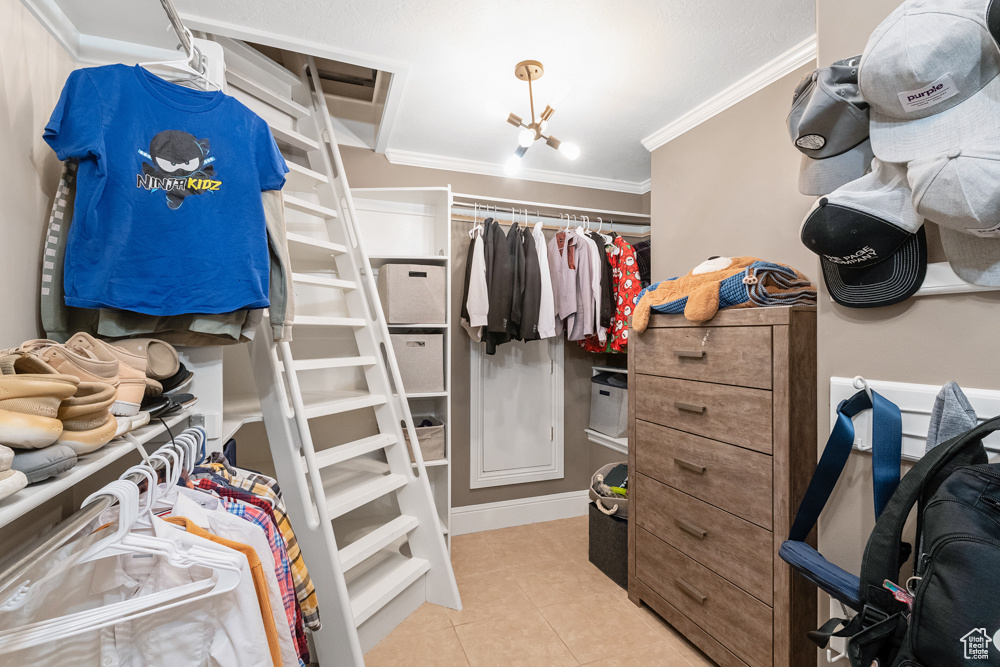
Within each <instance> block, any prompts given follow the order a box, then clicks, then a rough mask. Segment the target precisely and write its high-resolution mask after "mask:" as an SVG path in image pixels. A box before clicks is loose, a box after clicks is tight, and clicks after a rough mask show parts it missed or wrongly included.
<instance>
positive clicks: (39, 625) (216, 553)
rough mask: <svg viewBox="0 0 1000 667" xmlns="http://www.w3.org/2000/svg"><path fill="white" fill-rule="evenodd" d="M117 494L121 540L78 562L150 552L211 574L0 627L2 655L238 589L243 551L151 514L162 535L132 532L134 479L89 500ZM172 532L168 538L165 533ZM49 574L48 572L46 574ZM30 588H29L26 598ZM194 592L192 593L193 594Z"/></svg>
mask: <svg viewBox="0 0 1000 667" xmlns="http://www.w3.org/2000/svg"><path fill="white" fill-rule="evenodd" d="M100 495H112V496H114V497H115V498H116V499H117V500H118V507H119V522H118V523H119V526H118V530H117V531H116V532H115V534H114V535H113V536H112V538H118V537H121V539H120V540H118V541H116V542H112V541H111V540H102V541H101V542H100V543H98V544H96V545H94V547H98V546H100V547H102V548H101V549H99V550H98V551H97V553H92V552H93V551H94V549H93V548H91V549H88V550H87V552H85V553H86V554H88V555H89V554H92V555H93V558H86V560H81V561H77V560H76V559H73V560H74V561H75V562H74V564H75V563H77V562H86V561H87V560H98V559H101V558H107V557H115V556H119V555H123V554H135V553H150V554H152V555H158V556H163V557H166V558H168V562H169V563H170V564H171V565H173V566H175V567H181V568H189V567H192V566H195V565H198V566H202V567H205V568H208V569H211V570H212V575H211V576H210V577H208V578H206V579H202V580H199V581H195V582H192V583H190V584H183V585H181V586H177V587H174V588H171V589H167V590H164V591H160V592H157V593H152V594H149V595H144V596H139V597H135V598H132V599H130V600H126V601H124V602H118V603H112V604H110V605H104V606H102V607H98V608H96V609H89V610H85V611H81V612H75V613H72V614H67V615H64V616H61V617H57V618H54V619H48V620H45V621H40V622H36V623H31V624H28V625H25V626H21V627H18V628H14V629H12V630H8V631H4V632H0V654H4V653H10V652H12V651H17V650H21V649H25V648H30V647H32V646H37V645H39V644H42V643H45V642H51V641H54V640H58V639H63V638H67V637H72V636H75V635H79V634H84V633H88V632H93V631H94V630H97V629H100V628H104V627H108V626H110V625H115V624H118V623H122V622H125V621H131V620H134V619H137V618H141V617H144V616H148V615H150V614H155V613H160V612H162V611H165V610H168V609H172V608H174V607H179V606H182V605H187V604H193V603H197V602H201V601H204V600H206V599H207V598H210V597H213V596H216V595H221V594H224V593H227V592H229V591H232V590H233V589H235V588H236V587H237V586H238V585H239V583H240V581H241V580H242V576H243V568H242V565H243V561H242V555H241V554H238V553H236V552H234V551H232V550H231V549H228V548H226V547H222V546H221V545H218V544H215V543H212V542H209V541H206V540H202V539H200V538H195V536H192V535H189V534H188V533H187V532H186V531H184V530H182V529H180V528H179V527H177V526H173V525H171V524H168V523H166V522H163V521H162V520H160V519H157V518H156V517H152V519H153V524H154V528H155V527H156V524H157V523H158V524H160V528H161V529H160V530H159V531H154V532H156V533H157V536H148V535H136V534H132V533H131V532H130V531H131V530H132V527H133V526H134V524H135V520H136V518H137V516H138V511H139V487H138V486H137V485H136V484H135V482H132V481H127V480H115V481H114V482H111V483H110V484H108V485H107V486H106V487H104V489H102V490H101V491H99V492H98V493H97V494H93V495H92V496H90V497H88V498H87V500H85V501H84V505H87V504H89V503H90V502H92V501H93V499H94V498H95V497H96V496H100ZM162 535H167V536H169V537H163V536H162ZM47 578H49V577H48V575H47V576H46V577H44V578H43V580H44V579H47ZM29 594H30V592H28V593H26V594H25V596H24V598H25V599H26V598H27V595H29ZM192 596H193V597H192Z"/></svg>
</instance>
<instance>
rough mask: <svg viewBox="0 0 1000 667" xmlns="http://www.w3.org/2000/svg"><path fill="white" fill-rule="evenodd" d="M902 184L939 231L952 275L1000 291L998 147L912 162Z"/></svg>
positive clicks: (982, 145) (989, 144) (986, 144)
mask: <svg viewBox="0 0 1000 667" xmlns="http://www.w3.org/2000/svg"><path fill="white" fill-rule="evenodd" d="M907 180H908V182H909V184H910V187H911V188H912V190H913V205H914V207H915V208H916V211H917V212H918V213H919V214H920V215H922V216H923V217H925V218H927V219H928V220H930V221H931V222H935V223H937V224H938V226H939V227H940V228H941V244H942V245H943V246H944V252H945V255H947V257H948V263H949V264H951V267H952V269H954V270H955V273H956V274H958V276H959V277H960V278H961V279H962V280H964V281H966V282H969V283H973V284H976V285H988V286H991V287H1000V188H998V187H997V184H998V183H1000V142H998V141H997V140H992V141H991V140H984V141H979V142H976V143H974V144H970V145H969V146H968V147H966V148H962V149H958V148H954V149H952V150H950V151H948V152H947V153H943V154H941V155H936V156H934V157H931V158H923V159H920V160H913V161H912V162H910V163H909V165H907Z"/></svg>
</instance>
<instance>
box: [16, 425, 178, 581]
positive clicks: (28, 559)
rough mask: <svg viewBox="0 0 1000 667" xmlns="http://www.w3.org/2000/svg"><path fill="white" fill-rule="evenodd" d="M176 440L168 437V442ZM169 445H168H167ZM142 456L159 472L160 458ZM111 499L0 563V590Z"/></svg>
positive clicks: (96, 502)
mask: <svg viewBox="0 0 1000 667" xmlns="http://www.w3.org/2000/svg"><path fill="white" fill-rule="evenodd" d="M175 440H176V439H175V438H173V437H172V436H171V442H174V441H175ZM168 444H169V443H168ZM136 446H137V447H142V445H136ZM141 453H142V454H143V457H144V460H143V463H142V464H143V465H146V466H149V467H151V468H152V470H153V472H159V471H160V470H161V469H163V467H164V464H163V462H162V461H161V460H160V459H154V460H153V462H152V464H150V463H149V462H148V461H146V460H145V459H146V458H148V457H146V455H145V452H144V451H143V452H141ZM179 456H180V458H179V462H178V465H180V464H181V463H183V456H184V455H183V454H179ZM123 479H126V480H129V481H132V482H135V483H136V484H138V483H139V482H141V481H143V480H145V479H146V477H145V476H143V475H142V474H141V473H138V472H134V473H130V474H129V475H127V476H125V477H124V478H123ZM114 501H115V499H114V498H113V497H112V496H101V497H100V498H97V499H95V500H94V501H93V502H91V503H90V504H89V505H87V506H85V507H81V508H80V509H78V510H77V511H76V512H74V513H73V514H72V515H70V517H69V518H68V519H66V520H64V521H61V522H59V525H58V526H56V527H55V528H54V529H53V530H52V531H51V532H50V533H48V534H47V535H43V536H41V537H39V538H38V539H37V540H35V541H34V542H32V543H31V544H29V545H28V546H26V547H25V548H24V549H22V550H21V551H19V552H18V553H16V554H14V555H13V556H11V557H10V558H9V559H8V560H6V561H5V562H4V563H2V569H0V591H2V590H4V589H5V588H6V587H7V586H9V585H10V583H11V582H12V581H15V580H16V579H18V578H19V577H21V576H23V575H24V573H25V572H27V571H28V569H29V568H30V567H31V566H32V565H33V564H34V563H35V562H36V561H38V560H39V559H40V558H44V557H45V556H47V555H49V554H50V553H52V552H53V551H55V550H56V549H58V548H59V547H61V546H62V545H64V544H65V543H66V542H68V541H69V540H70V539H71V538H72V537H73V536H74V535H76V534H77V533H79V532H80V531H81V530H83V529H84V527H86V526H87V524H89V523H90V522H92V521H93V520H94V519H96V518H97V517H98V516H100V515H101V513H102V512H104V511H105V510H106V509H108V508H109V507H111V506H112V505H113V504H114Z"/></svg>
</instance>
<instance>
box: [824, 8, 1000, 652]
mask: <svg viewBox="0 0 1000 667" xmlns="http://www.w3.org/2000/svg"><path fill="white" fill-rule="evenodd" d="M899 4H900V3H899V1H898V0H818V2H817V3H816V14H817V20H818V23H819V31H818V36H819V62H820V63H822V64H828V63H830V62H833V61H834V60H837V59H839V58H844V57H847V56H851V55H856V54H859V53H861V52H862V51H863V50H864V46H865V43H866V42H867V40H868V36H869V34H870V33H871V31H872V30H873V29H874V28H875V27H876V26H877V25H878V24H879V22H881V21H882V19H884V18H885V17H886V16H887V15H888V14H889V13H890V12H891V11H892V10H893V9H895V8H896V6H898V5H899ZM927 228H928V242H929V244H930V246H931V247H930V249H929V251H930V255H931V257H930V260H931V261H943V260H944V257H943V256H942V254H941V251H940V246H939V243H938V235H937V230H936V228H935V227H934V226H933V225H930V224H928V225H927ZM998 305H1000V294H995V293H994V294H980V295H973V294H953V295H945V296H935V297H921V298H917V299H910V300H908V301H906V302H905V303H901V304H898V305H896V306H890V307H888V308H876V309H871V310H857V309H848V308H843V307H841V306H838V305H837V304H835V303H833V302H832V301H831V300H830V299H829V298H826V297H822V298H821V299H820V304H819V368H818V370H819V380H820V386H819V400H820V405H819V424H820V440H821V442H825V440H826V436H825V434H826V433H828V432H829V427H830V425H829V406H828V401H829V378H830V377H831V376H840V377H853V376H855V375H863V376H864V377H866V378H871V379H875V380H891V381H894V382H916V383H923V384H936V385H940V384H943V383H944V382H946V381H948V380H955V381H956V382H958V383H959V384H960V385H962V386H964V387H978V388H983V389H1000V356H998V355H997V354H996V352H995V344H994V339H995V335H994V332H995V331H996V329H995V328H994V327H996V326H998V325H1000V309H998V307H997V306H998ZM988 416H992V415H988ZM870 466H871V460H870V458H869V457H868V456H866V455H860V454H855V455H854V456H852V459H851V462H850V464H849V469H848V476H847V478H846V479H844V480H842V482H841V484H840V485H839V487H838V489H837V491H836V493H835V494H834V497H833V499H832V502H831V504H830V506H829V507H828V508H827V511H826V512H825V514H824V517H823V519H822V521H821V522H820V548H821V549H822V550H823V553H824V555H826V556H827V557H828V558H830V559H831V560H832V561H834V562H835V563H837V564H838V565H841V566H842V567H845V568H850V569H853V570H854V571H857V568H859V567H860V559H861V555H862V552H863V549H864V544H865V541H866V538H867V536H868V533H869V531H870V529H871V527H872V526H873V525H874V521H875V519H874V511H873V509H872V490H871V468H870ZM844 482H846V483H844ZM820 664H825V661H822V662H821V663H820Z"/></svg>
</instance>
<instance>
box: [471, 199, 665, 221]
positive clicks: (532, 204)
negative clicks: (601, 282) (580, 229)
mask: <svg viewBox="0 0 1000 667" xmlns="http://www.w3.org/2000/svg"><path fill="white" fill-rule="evenodd" d="M452 197H453V198H454V199H455V200H456V201H455V205H456V206H468V207H469V208H472V206H473V205H474V204H476V203H478V204H479V206H480V208H482V207H483V204H486V203H488V204H489V205H490V207H491V208H492V207H493V204H499V205H500V206H501V207H503V206H514V207H515V208H517V207H520V208H530V209H538V210H544V211H555V212H557V213H569V214H571V215H577V216H579V215H581V214H584V215H589V216H591V217H594V216H601V217H610V218H622V219H624V218H631V219H636V220H643V221H645V222H646V224H648V221H649V220H651V219H652V217H651V216H650V215H649V214H648V213H632V212H629V211H611V210H608V209H599V208H586V207H583V206H564V205H561V204H552V203H546V202H538V201H523V200H519V199H507V198H503V197H491V196H487V195H475V194H464V193H461V192H456V193H454V194H453V195H452ZM460 199H461V200H465V201H457V200H460Z"/></svg>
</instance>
